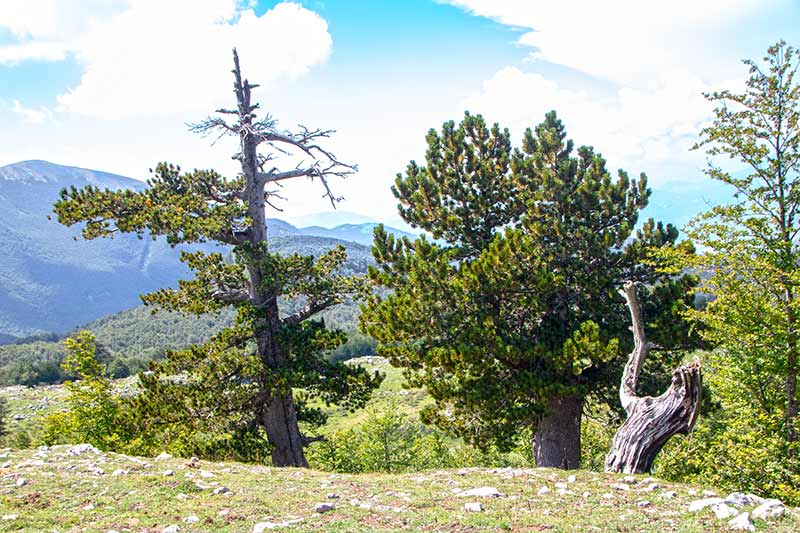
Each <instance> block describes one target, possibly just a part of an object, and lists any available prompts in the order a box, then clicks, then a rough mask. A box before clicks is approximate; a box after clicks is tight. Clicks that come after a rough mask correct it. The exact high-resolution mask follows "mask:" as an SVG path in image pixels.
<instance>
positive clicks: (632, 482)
mask: <svg viewBox="0 0 800 533" xmlns="http://www.w3.org/2000/svg"><path fill="white" fill-rule="evenodd" d="M622 481H624V482H625V483H627V484H628V485H635V484H636V478H635V477H633V476H625V477H624V478H622Z"/></svg>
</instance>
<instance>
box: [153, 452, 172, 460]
mask: <svg viewBox="0 0 800 533" xmlns="http://www.w3.org/2000/svg"><path fill="white" fill-rule="evenodd" d="M170 459H172V455H171V454H168V453H167V452H161V453H160V454H158V455H157V456H156V461H169V460H170Z"/></svg>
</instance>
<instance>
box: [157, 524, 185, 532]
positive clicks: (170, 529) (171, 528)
mask: <svg viewBox="0 0 800 533" xmlns="http://www.w3.org/2000/svg"><path fill="white" fill-rule="evenodd" d="M180 530H181V528H179V527H178V526H176V525H175V524H173V525H171V526H167V527H165V528H164V529H162V530H161V533H178V531H180Z"/></svg>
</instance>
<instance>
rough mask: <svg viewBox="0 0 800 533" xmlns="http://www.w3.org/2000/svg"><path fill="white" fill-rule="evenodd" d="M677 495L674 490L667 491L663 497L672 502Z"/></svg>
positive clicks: (663, 493)
mask: <svg viewBox="0 0 800 533" xmlns="http://www.w3.org/2000/svg"><path fill="white" fill-rule="evenodd" d="M677 495H678V493H677V492H675V491H674V490H665V491H664V492H662V493H661V497H662V498H664V499H665V500H671V499H672V498H674V497H675V496H677Z"/></svg>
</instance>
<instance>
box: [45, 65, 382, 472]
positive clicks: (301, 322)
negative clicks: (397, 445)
mask: <svg viewBox="0 0 800 533" xmlns="http://www.w3.org/2000/svg"><path fill="white" fill-rule="evenodd" d="M233 74H234V87H233V88H234V93H235V95H236V108H235V109H233V110H229V109H220V110H218V113H219V114H220V116H218V117H211V118H208V119H206V120H204V121H202V122H201V123H199V124H196V125H195V126H194V127H193V129H194V130H195V131H197V132H200V133H210V132H219V133H220V134H221V135H231V136H234V137H236V138H237V139H238V141H239V151H238V152H237V153H236V154H235V156H234V158H235V159H236V160H238V161H239V163H240V165H241V172H240V173H239V175H238V176H236V177H234V178H230V179H228V178H225V177H223V176H222V175H221V174H219V173H218V172H215V171H213V170H193V171H191V172H181V170H180V168H179V167H177V166H174V165H170V164H166V163H162V164H159V165H158V166H157V167H156V169H155V173H154V175H153V177H152V178H151V179H150V180H149V181H148V184H149V187H148V188H147V189H146V190H144V191H141V192H136V191H132V190H122V191H110V190H100V189H99V188H97V187H92V186H89V187H86V188H85V189H82V190H77V189H75V188H72V189H70V190H64V191H62V193H61V199H60V200H59V201H58V202H57V203H56V206H55V211H56V213H57V215H58V220H59V221H60V222H61V223H63V224H67V225H72V224H78V223H83V224H85V225H84V228H83V236H84V238H87V239H94V238H97V237H110V236H113V235H114V234H115V233H117V232H129V233H136V234H138V235H140V236H144V235H150V236H152V237H153V238H156V237H157V236H165V237H166V239H167V241H168V242H169V243H171V244H173V245H177V244H185V243H198V242H206V241H213V242H217V243H221V244H225V245H228V246H230V247H232V255H233V257H234V258H235V261H234V262H228V261H226V260H225V257H224V256H223V254H222V253H205V252H202V251H195V252H185V253H183V255H182V260H183V261H184V262H185V263H186V264H187V265H188V266H189V267H190V268H191V269H192V270H193V271H194V277H193V278H192V279H191V280H184V281H180V282H179V286H178V288H177V289H163V290H160V291H157V292H155V293H153V294H149V295H146V296H143V300H144V302H145V303H146V304H151V305H158V306H161V307H163V308H166V309H170V310H178V311H182V312H186V313H195V314H202V313H206V312H211V311H217V310H219V309H221V308H223V307H226V306H234V307H235V308H236V309H237V312H238V316H237V320H236V324H235V326H233V327H231V328H228V329H226V330H224V331H223V332H221V333H219V334H217V335H215V336H214V337H213V338H212V340H211V341H210V342H209V343H207V344H205V345H202V346H193V347H191V348H189V349H187V350H184V351H180V352H176V353H172V354H170V355H169V356H168V357H167V360H166V361H165V362H164V363H162V364H158V363H151V370H152V374H149V375H146V376H143V378H142V380H141V381H142V389H143V390H142V393H141V394H140V395H139V396H138V397H137V398H136V399H135V405H136V409H135V410H134V411H135V412H134V414H135V415H136V416H138V417H139V420H138V421H137V424H138V426H139V427H140V428H141V438H142V439H145V440H147V439H149V440H150V442H151V443H153V444H154V445H155V444H158V443H161V445H162V446H163V445H164V444H165V443H167V442H169V441H168V440H167V439H177V440H178V441H180V442H183V443H185V445H186V446H187V449H188V448H192V447H194V448H196V447H197V446H201V445H204V444H203V443H205V445H208V446H210V447H211V448H214V447H215V446H218V445H219V446H224V447H227V448H226V449H232V448H233V449H235V450H236V453H237V455H239V456H242V455H243V456H245V457H247V458H256V459H257V458H259V457H260V454H262V453H263V451H264V450H266V449H268V450H269V453H270V454H271V458H272V463H273V464H274V465H276V466H306V464H307V463H306V459H305V455H304V453H303V448H304V446H306V445H307V444H308V443H309V442H310V440H311V439H309V438H308V437H306V436H304V435H302V434H301V432H300V429H299V426H298V421H302V420H304V419H305V420H309V421H313V422H319V421H320V417H321V412H320V411H319V410H318V409H309V408H307V405H308V404H307V402H304V401H299V400H301V399H300V398H298V397H297V396H296V395H295V391H296V390H298V389H303V390H304V391H305V393H304V394H306V395H312V394H313V395H317V396H319V397H321V398H322V399H323V400H324V401H326V402H333V403H343V404H345V405H347V406H349V407H353V408H355V407H358V406H360V405H363V403H364V402H365V401H366V399H367V398H368V397H369V395H370V393H371V391H372V390H373V389H374V388H375V387H377V385H378V384H379V381H380V377H379V376H370V375H368V374H367V372H366V371H364V370H363V369H361V368H358V367H351V366H347V365H344V364H340V363H332V362H329V361H327V360H326V359H325V358H324V357H323V356H324V354H325V353H326V351H328V350H331V349H333V348H335V347H336V346H338V345H339V344H341V343H342V342H343V340H344V339H343V335H341V334H339V333H335V332H331V331H328V330H326V329H325V327H324V325H323V324H322V323H321V322H314V321H312V320H309V319H311V318H312V317H313V316H314V315H315V314H317V313H318V312H320V311H322V310H324V309H326V308H328V307H331V306H333V305H335V304H337V303H339V302H341V301H342V300H343V299H344V298H346V297H348V296H354V297H357V296H359V295H361V294H363V293H364V290H365V284H364V280H363V279H361V278H355V277H348V276H345V275H342V274H341V273H340V269H341V267H342V265H343V263H344V260H345V257H346V256H345V251H344V249H343V248H341V247H339V248H335V249H333V250H331V251H329V252H328V253H325V254H323V255H321V256H320V257H317V258H314V257H309V256H301V255H298V254H293V255H289V256H282V255H280V254H276V253H271V252H270V249H269V243H268V241H267V226H266V214H265V209H266V207H267V205H271V204H270V201H271V200H272V199H273V198H274V196H275V195H276V192H275V191H274V190H271V189H270V187H274V186H275V184H277V183H280V182H282V181H284V180H288V179H294V178H300V177H307V178H310V179H315V180H317V181H319V182H320V183H321V184H322V185H323V187H324V190H325V194H326V196H328V197H329V198H330V200H331V202H332V203H333V204H335V202H336V201H337V200H338V199H337V198H336V197H335V196H334V195H333V194H332V192H331V190H330V188H329V187H328V181H327V180H328V179H329V178H331V177H335V176H345V175H347V174H350V173H351V172H353V171H354V170H355V167H354V166H352V165H347V164H345V163H342V162H341V161H339V160H338V159H337V158H336V157H335V156H334V155H333V154H332V153H331V152H329V151H327V150H326V149H324V148H323V147H322V146H321V145H320V141H321V140H323V139H324V138H327V137H329V135H330V134H331V133H332V132H331V131H328V130H309V129H307V128H302V127H301V128H300V130H299V131H296V132H292V131H284V130H280V129H278V127H277V123H276V121H275V120H274V119H272V118H271V117H270V116H269V115H268V114H267V115H265V117H264V118H262V119H257V113H256V111H257V110H258V108H259V106H258V104H253V103H251V90H252V89H253V88H255V87H257V86H256V85H253V84H251V83H249V82H248V81H247V80H246V79H242V75H241V71H240V68H239V58H238V56H237V54H236V51H235V50H234V70H233ZM225 116H232V117H233V120H231V121H226V120H225V119H224V118H221V117H225ZM281 155H289V156H291V155H297V156H300V157H303V158H305V160H306V161H307V162H308V163H307V164H306V165H302V164H301V165H297V166H294V165H293V168H292V169H291V170H285V171H281V170H279V169H278V168H277V167H275V166H274V165H275V163H276V161H275V160H276V159H277V158H278V157H279V156H281ZM279 298H284V299H289V300H296V301H298V302H300V305H298V306H297V307H298V309H299V310H298V311H297V312H295V313H292V314H291V315H288V316H281V314H280V313H279V310H278V299H279ZM206 437H207V438H206ZM220 439H221V440H222V441H224V442H223V443H219V442H218V441H219V440H220ZM193 442H194V444H193ZM254 455H255V457H253V456H254Z"/></svg>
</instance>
